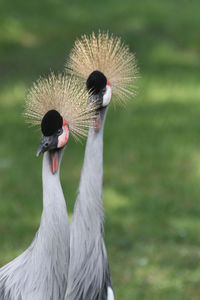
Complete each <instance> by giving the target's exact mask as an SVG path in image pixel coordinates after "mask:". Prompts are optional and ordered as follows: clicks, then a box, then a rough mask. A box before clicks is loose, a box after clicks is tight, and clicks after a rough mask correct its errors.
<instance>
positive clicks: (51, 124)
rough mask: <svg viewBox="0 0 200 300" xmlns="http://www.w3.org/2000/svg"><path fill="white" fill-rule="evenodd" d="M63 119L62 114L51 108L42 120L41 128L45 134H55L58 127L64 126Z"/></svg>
mask: <svg viewBox="0 0 200 300" xmlns="http://www.w3.org/2000/svg"><path fill="white" fill-rule="evenodd" d="M62 124H63V120H62V117H61V115H60V114H59V113H58V112H57V111H56V110H54V109H52V110H49V111H48V112H47V113H46V114H45V115H44V117H43V119H42V122H41V130H42V133H43V134H44V135H45V136H51V135H53V134H54V133H55V132H56V131H57V130H58V129H60V128H62Z"/></svg>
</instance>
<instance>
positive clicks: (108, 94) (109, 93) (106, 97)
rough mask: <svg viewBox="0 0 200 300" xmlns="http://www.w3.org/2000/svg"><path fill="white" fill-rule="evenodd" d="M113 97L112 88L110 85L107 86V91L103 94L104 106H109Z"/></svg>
mask: <svg viewBox="0 0 200 300" xmlns="http://www.w3.org/2000/svg"><path fill="white" fill-rule="evenodd" d="M111 97H112V90H111V87H110V86H109V85H107V86H106V92H105V94H104V96H103V106H107V105H108V104H109V103H110V100H111Z"/></svg>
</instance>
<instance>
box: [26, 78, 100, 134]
mask: <svg viewBox="0 0 200 300" xmlns="http://www.w3.org/2000/svg"><path fill="white" fill-rule="evenodd" d="M52 109H55V110H57V111H58V112H59V113H60V115H61V116H62V117H63V118H64V119H65V121H66V122H67V123H68V125H69V128H70V132H71V134H72V135H73V137H74V138H75V139H76V140H78V139H79V138H80V137H81V136H87V129H88V127H89V125H90V122H91V118H92V117H93V115H94V113H95V109H96V106H95V104H94V103H89V102H88V93H87V91H86V90H85V89H84V88H83V86H81V85H80V82H79V81H77V79H75V78H73V77H67V76H63V75H61V74H59V75H58V76H56V75H55V74H54V73H51V74H50V76H49V77H48V78H40V79H39V80H38V81H36V82H35V83H34V84H33V86H32V88H31V89H30V90H29V92H28V95H27V99H26V103H25V112H24V115H25V117H26V119H27V122H28V123H29V124H30V125H33V126H34V125H40V124H41V121H42V118H43V116H44V115H45V114H46V113H47V112H48V111H49V110H52Z"/></svg>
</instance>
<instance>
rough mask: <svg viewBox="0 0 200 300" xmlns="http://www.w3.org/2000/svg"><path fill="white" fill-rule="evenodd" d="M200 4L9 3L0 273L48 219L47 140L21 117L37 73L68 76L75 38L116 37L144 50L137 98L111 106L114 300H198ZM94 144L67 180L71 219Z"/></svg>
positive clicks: (107, 155) (2, 79)
mask: <svg viewBox="0 0 200 300" xmlns="http://www.w3.org/2000/svg"><path fill="white" fill-rule="evenodd" d="M199 10H200V3H199V1H198V0H191V1H186V0H182V1H181V0H180V1H178V0H177V1H175V0H173V1H172V0H169V1H164V0H151V1H149V0H143V1H135V0H124V1H119V0H109V1H105V0H102V1H97V0H95V1H94V0H93V1H92V0H77V1H72V0H68V1H64V0H57V1H54V0H43V1H38V0H37V1H25V0H16V1H12V2H11V1H6V0H2V1H1V2H0V133H1V135H0V265H3V264H5V263H6V262H8V261H9V260H11V259H12V258H14V257H15V256H16V255H18V254H20V253H21V252H22V251H23V250H24V249H26V247H27V246H28V245H29V244H30V242H31V240H32V239H33V236H34V234H35V232H36V230H37V228H38V225H39V222H40V216H41V211H42V190H41V158H40V159H37V158H36V156H35V153H36V150H37V147H38V145H39V141H40V134H39V133H38V132H37V131H35V130H33V129H30V128H27V126H26V124H25V123H24V119H23V117H22V115H21V112H22V110H23V105H24V99H25V95H26V90H27V88H28V87H30V85H31V83H32V81H33V80H35V79H36V78H38V76H39V75H44V74H47V73H48V72H49V71H50V70H56V71H57V70H61V71H62V70H63V65H64V62H65V61H66V59H67V54H68V53H69V51H70V48H71V46H72V44H73V41H74V39H75V38H76V37H77V36H80V35H81V34H82V33H89V32H91V30H98V28H101V29H109V30H110V31H111V32H113V33H114V34H116V35H120V36H122V38H123V40H124V41H125V42H126V43H128V44H129V45H130V47H131V49H132V51H134V52H135V53H136V56H137V59H138V64H139V66H140V73H141V79H140V80H139V82H138V85H139V94H138V96H137V97H136V99H135V100H134V101H132V102H130V104H129V105H128V106H127V109H121V108H118V107H117V108H116V109H113V108H112V107H110V108H109V113H108V115H107V120H106V126H105V137H104V141H105V146H104V203H105V239H106V244H107V248H108V254H109V260H110V265H111V273H112V277H113V282H114V287H115V291H116V299H117V300H119V299H125V300H133V299H140V300H143V299H144V300H146V299H147V300H149V299H150V300H151V299H153V300H154V299H155V300H157V299H159V300H160V299H162V300H163V299H170V300H171V299H172V300H179V299H180V300H186V299H194V300H195V299H199V295H200V185H199V182H200V117H199V116H200V101H199V99H200V85H199V69H200V55H199V53H200V42H199V36H200V18H199ZM83 154H84V144H83V145H79V144H75V143H74V142H73V141H71V142H70V143H69V146H68V149H67V150H66V152H65V156H64V159H63V160H64V161H63V164H62V170H61V180H62V185H63V189H64V193H65V196H66V199H67V204H68V207H69V211H70V213H72V211H73V205H74V199H75V197H76V190H77V187H78V181H79V176H80V170H81V165H82V160H83Z"/></svg>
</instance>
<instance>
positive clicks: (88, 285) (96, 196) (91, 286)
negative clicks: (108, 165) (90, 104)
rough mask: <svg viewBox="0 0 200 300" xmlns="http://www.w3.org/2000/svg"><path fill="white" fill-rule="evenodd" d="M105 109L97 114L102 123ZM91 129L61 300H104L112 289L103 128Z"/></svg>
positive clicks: (73, 220)
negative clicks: (105, 228) (106, 236)
mask: <svg viewBox="0 0 200 300" xmlns="http://www.w3.org/2000/svg"><path fill="white" fill-rule="evenodd" d="M106 110H107V108H104V109H103V110H102V111H101V114H102V119H103V123H104V120H105V115H106ZM103 125H104V124H102V127H101V129H100V131H99V132H96V131H95V130H94V128H93V126H91V128H90V129H89V133H88V139H87V144H86V150H85V157H84V164H83V169H82V173H81V180H80V185H79V191H78V197H77V200H76V204H75V209H74V215H73V218H72V222H71V226H70V236H71V238H70V265H69V273H68V287H67V293H66V296H65V300H75V299H76V300H106V299H107V288H108V286H110V287H111V286H112V282H111V278H110V272H109V266H108V260H107V253H106V248H105V244H104V239H103V203H102V180H103V127H104V126H103Z"/></svg>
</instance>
